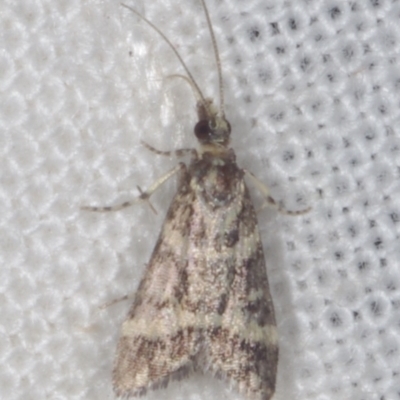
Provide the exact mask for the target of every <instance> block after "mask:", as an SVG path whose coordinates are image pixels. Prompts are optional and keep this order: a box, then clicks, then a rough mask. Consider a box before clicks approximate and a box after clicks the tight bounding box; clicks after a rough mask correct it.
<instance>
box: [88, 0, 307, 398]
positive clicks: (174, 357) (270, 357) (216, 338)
mask: <svg viewBox="0 0 400 400" xmlns="http://www.w3.org/2000/svg"><path fill="white" fill-rule="evenodd" d="M201 3H202V6H203V9H204V12H205V15H206V19H207V23H208V28H209V32H210V36H211V40H212V43H213V49H214V53H215V58H216V64H217V67H218V75H219V93H220V105H219V108H218V109H217V108H216V107H215V106H214V105H213V103H212V101H211V100H210V99H208V98H205V97H204V95H203V93H202V91H201V90H200V88H199V86H198V85H197V83H196V82H195V80H194V79H193V76H192V74H191V73H190V71H189V69H188V68H187V66H186V65H185V63H184V62H183V60H182V58H181V57H180V55H179V54H178V52H177V50H176V49H175V47H174V46H173V45H172V44H171V42H170V41H169V40H168V39H167V38H166V36H165V35H164V34H163V33H162V32H161V31H160V30H159V29H158V28H157V27H156V26H155V25H154V24H153V23H152V22H150V21H149V20H147V19H146V18H145V17H144V16H142V15H141V14H139V13H138V12H137V11H136V10H134V9H132V8H131V7H129V6H127V5H123V6H124V7H125V8H127V9H129V10H130V11H132V12H133V13H135V14H136V15H138V16H139V17H140V18H141V19H142V20H144V21H145V22H146V23H147V24H149V25H150V26H151V27H152V28H153V29H154V30H155V31H157V32H158V33H159V34H160V35H161V36H162V37H163V38H164V40H165V41H166V42H167V44H168V45H169V46H170V47H171V49H172V50H173V51H174V52H175V54H176V55H177V57H178V59H179V60H180V62H181V64H182V66H183V67H184V69H185V71H186V73H187V78H186V79H187V80H188V81H189V83H190V84H191V86H192V87H193V88H194V91H195V93H196V96H197V98H198V101H197V115H198V121H197V123H196V124H195V126H194V135H195V136H196V138H197V141H198V148H197V149H184V150H177V151H176V152H175V153H176V155H177V156H182V155H185V154H189V155H190V159H191V160H190V163H189V164H188V165H186V164H184V163H182V162H181V163H179V165H178V166H177V167H176V168H174V169H173V170H171V171H170V172H168V173H167V174H166V175H165V176H164V177H162V178H161V179H160V180H159V181H157V182H156V183H155V184H154V185H153V186H151V187H150V189H149V190H147V191H145V192H142V191H141V195H140V198H141V199H142V200H149V199H150V196H151V194H152V193H153V192H154V191H155V190H156V189H157V188H158V187H159V186H160V185H161V184H162V183H164V182H165V181H166V180H167V179H169V178H170V177H172V176H173V175H178V188H177V192H176V194H175V196H174V197H173V199H172V202H171V205H170V207H169V210H168V212H167V215H166V217H165V221H164V223H163V226H162V228H161V233H160V235H159V238H158V240H157V243H156V245H155V248H154V250H153V253H152V255H151V258H150V261H149V263H148V265H147V267H146V269H145V272H144V276H143V277H142V280H141V282H140V285H139V288H138V290H137V292H136V295H135V299H134V302H133V305H132V307H131V309H130V311H129V313H128V316H127V318H126V320H125V321H124V322H123V324H122V329H121V333H120V338H119V343H118V347H117V354H116V357H115V365H114V370H113V385H114V390H115V393H116V394H117V395H118V396H121V397H124V398H125V397H130V396H140V395H143V394H144V393H146V391H148V390H150V389H158V388H161V387H165V386H166V385H167V384H168V382H169V381H170V380H174V379H181V378H183V377H185V376H187V375H188V374H189V373H191V372H192V371H200V372H204V373H208V374H211V375H212V376H214V377H217V378H220V379H223V380H225V381H227V382H228V383H229V384H230V386H232V387H233V388H235V389H236V390H237V391H238V392H239V393H241V394H242V395H244V396H245V397H246V398H247V399H248V400H268V399H270V398H271V396H272V395H273V393H274V391H275V381H276V373H277V365H278V335H277V328H276V321H275V314H274V306H273V301H272V298H271V293H270V290H269V285H268V278H267V272H266V265H265V259H264V253H263V247H262V243H261V239H260V234H259V231H258V225H257V218H256V212H255V209H254V206H253V203H252V200H251V198H250V194H249V190H248V188H247V185H246V183H245V177H246V176H247V177H248V179H250V180H251V181H252V182H253V183H254V184H255V185H256V186H257V187H258V188H259V189H260V190H261V193H262V194H263V196H264V198H265V201H266V203H267V204H270V205H273V206H275V207H276V208H278V209H279V210H280V211H282V212H286V213H288V214H300V213H302V212H304V211H300V212H289V211H285V210H284V209H283V208H282V207H281V206H279V205H278V204H277V203H276V202H275V201H274V200H273V198H272V197H271V196H270V195H269V193H268V189H267V188H266V187H265V186H264V185H263V184H262V183H261V182H260V181H258V180H257V178H255V176H254V175H252V174H251V173H250V172H248V171H246V170H244V169H241V168H240V167H238V165H237V164H236V157H235V153H234V151H233V149H232V148H231V147H230V144H229V143H230V134H231V126H230V124H229V122H228V120H227V119H226V117H225V113H224V99H223V86H222V72H221V63H220V60H219V53H218V49H217V43H216V39H215V35H214V31H213V27H212V24H211V22H210V17H209V13H208V11H207V7H206V4H205V1H204V0H201ZM145 146H146V147H147V148H148V149H150V150H152V151H154V152H156V153H157V154H165V155H169V154H170V153H171V152H161V151H158V150H155V149H154V148H153V147H151V146H149V145H147V144H145ZM139 190H140V189H139ZM131 204H132V203H131V202H126V203H124V204H121V205H120V206H114V207H101V208H99V207H85V208H86V209H90V210H95V211H110V210H115V209H121V208H125V207H128V206H130V205H131Z"/></svg>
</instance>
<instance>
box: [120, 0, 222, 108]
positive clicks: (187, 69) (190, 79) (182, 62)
mask: <svg viewBox="0 0 400 400" xmlns="http://www.w3.org/2000/svg"><path fill="white" fill-rule="evenodd" d="M121 6H122V7H125V8H127V9H128V10H129V11H131V12H133V13H134V14H136V15H137V16H138V17H139V18H140V19H141V20H143V21H144V22H146V24H147V25H149V26H150V27H151V28H153V29H154V30H155V31H156V32H157V33H158V34H159V35H160V36H161V37H162V38H163V39H164V41H165V42H166V43H167V44H168V46H169V47H170V48H171V49H172V51H173V52H174V53H175V56H176V57H177V58H178V60H179V62H180V63H181V65H182V67H183V68H184V70H185V71H186V74H187V76H188V79H189V81H190V82H191V86H192V87H193V88H194V89H195V91H196V92H197V93H198V95H199V97H200V98H201V101H202V102H203V103H206V100H205V97H204V96H203V93H202V92H201V90H200V87H199V85H198V84H197V82H196V81H195V79H194V78H193V75H192V73H191V72H190V70H189V68H188V66H187V65H186V64H185V62H184V61H183V59H182V57H181V55H180V54H179V53H178V50H176V48H175V46H174V45H173V44H172V43H171V41H170V40H169V39H168V38H167V36H166V35H165V34H164V33H163V32H162V31H161V30H160V29H159V28H157V26H156V25H154V24H153V23H152V22H151V21H150V20H148V19H147V18H146V17H145V16H144V15H142V14H140V12H139V11H136V10H135V9H134V8H132V7H130V6H128V5H127V4H124V3H121ZM214 40H215V39H214Z"/></svg>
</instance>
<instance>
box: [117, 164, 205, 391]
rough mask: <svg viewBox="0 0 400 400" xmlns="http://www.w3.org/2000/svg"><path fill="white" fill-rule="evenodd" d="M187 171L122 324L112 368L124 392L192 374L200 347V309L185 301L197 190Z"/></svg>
mask: <svg viewBox="0 0 400 400" xmlns="http://www.w3.org/2000/svg"><path fill="white" fill-rule="evenodd" d="M188 183H189V177H188V174H187V172H186V171H184V172H183V173H182V176H181V180H180V184H179V189H178V192H177V194H176V195H175V197H174V199H173V201H172V204H171V206H170V209H169V211H168V214H167V216H166V219H165V221H164V225H163V227H162V230H161V234H160V236H159V239H158V242H157V244H156V246H155V249H154V251H153V254H152V257H151V259H150V262H149V264H148V266H147V268H146V271H145V275H144V277H143V278H142V281H141V283H140V286H139V288H138V291H137V293H136V296H135V301H134V303H133V305H132V308H131V310H130V312H129V315H128V317H127V319H126V320H125V322H124V323H123V325H122V332H121V336H120V339H119V343H118V347H117V354H116V359H115V360H116V363H115V366H114V372H113V381H114V388H115V392H116V394H117V395H119V396H136V395H141V394H144V393H145V392H146V390H148V389H154V388H158V387H162V386H165V385H166V384H167V383H168V380H169V379H179V378H180V377H182V376H183V375H185V374H187V372H188V370H189V369H190V367H191V359H192V358H193V356H194V355H195V354H196V353H197V352H198V343H199V333H198V331H197V330H196V329H194V324H193V320H194V319H195V315H191V314H190V313H188V312H187V311H186V312H183V310H182V308H181V304H180V299H181V298H182V288H183V287H184V285H185V280H186V268H187V263H188V261H187V248H188V240H189V229H190V226H189V225H188V221H189V220H190V218H191V214H192V203H193V196H194V193H193V191H192V190H191V189H190V187H189V185H188Z"/></svg>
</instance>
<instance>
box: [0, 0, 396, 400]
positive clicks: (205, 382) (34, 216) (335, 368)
mask: <svg viewBox="0 0 400 400" xmlns="http://www.w3.org/2000/svg"><path fill="white" fill-rule="evenodd" d="M198 3H199V2H198V1H195V0H187V1H184V2H182V1H178V0H163V1H152V2H148V4H147V3H145V2H144V1H140V0H137V1H131V2H129V3H128V4H130V5H132V6H134V7H135V8H137V9H138V10H140V11H141V12H143V13H144V14H145V15H146V16H147V17H148V18H149V19H151V20H152V21H153V22H154V23H156V25H157V26H159V27H160V28H161V29H162V30H163V31H164V32H165V33H166V34H167V35H168V37H169V38H170V39H171V41H172V42H173V43H174V45H175V46H176V48H177V49H178V51H179V52H180V53H181V55H182V56H183V58H184V59H185V60H186V62H187V64H188V65H189V68H191V69H192V71H193V73H194V75H195V77H196V79H197V80H198V82H199V84H200V85H201V87H202V88H203V90H204V92H205V94H206V95H207V96H213V97H214V98H215V99H216V100H218V93H217V90H216V86H215V83H216V71H215V67H214V61H213V54H212V51H211V47H210V42H209V36H208V32H207V28H206V25H205V18H204V16H203V14H202V10H201V8H200V6H199V4H198ZM208 5H209V9H210V13H211V17H212V20H213V23H214V27H215V31H216V35H217V38H218V42H219V47H220V53H221V59H222V63H223V68H224V79H225V86H226V112H227V116H228V117H229V119H230V122H231V124H232V127H233V131H232V139H233V147H234V148H235V150H236V152H237V156H238V163H239V165H241V166H243V167H246V168H248V169H250V170H251V171H253V172H254V173H255V174H256V175H257V176H258V177H259V178H260V179H261V180H262V181H264V182H265V183H267V184H268V185H269V187H270V189H271V192H272V194H273V196H274V197H275V198H276V199H277V200H282V201H283V202H284V203H285V205H286V207H287V208H288V209H302V208H304V207H307V206H308V205H311V206H312V211H310V212H309V213H308V214H306V215H303V216H300V217H289V216H283V215H277V214H276V212H275V211H274V210H266V211H264V212H262V213H261V214H260V216H259V223H260V230H261V233H262V237H263V241H264V247H265V250H266V258H267V263H268V274H269V277H270V283H271V290H272V292H273V296H274V301H275V307H276V313H277V320H278V329H279V335H280V346H281V357H280V364H279V374H278V382H277V393H276V396H275V399H277V400H278V399H302V400H303V399H308V400H311V399H318V400H328V399H338V400H339V399H340V400H347V399H349V400H350V399H351V400H367V399H368V400H371V399H372V400H375V399H376V400H378V399H380V400H383V399H384V400H395V399H399V398H400V378H399V376H400V375H399V374H400V362H399V360H400V312H399V307H400V291H399V289H400V266H399V264H400V261H399V260H400V258H399V256H400V246H399V234H400V231H399V226H400V201H399V195H400V186H399V171H400V168H399V167H400V165H399V152H400V140H399V132H398V129H399V128H398V126H399V117H400V111H399V105H400V104H399V101H400V98H399V91H400V71H399V66H398V64H399V62H400V60H399V50H400V24H399V21H400V2H398V1H394V0H393V1H389V0H359V1H349V2H347V1H346V2H345V1H339V0H337V1H323V0H297V1H294V0H293V1H283V0H247V1H245V2H243V1H238V0H236V1H235V0H219V1H215V0H208ZM181 73H182V68H181V67H180V65H179V63H178V62H177V60H176V58H175V57H174V55H173V54H172V53H171V51H170V49H169V48H168V46H167V45H166V44H165V43H164V42H163V41H162V40H161V39H160V38H159V37H158V36H157V34H155V32H154V31H152V30H151V29H150V28H149V27H148V26H146V25H145V24H144V23H143V22H140V21H139V20H138V18H136V17H135V16H134V15H132V14H131V13H129V12H128V11H127V10H126V9H124V8H122V7H121V6H120V3H119V1H111V0H103V1H92V0H90V1H78V0H55V1H54V0H53V1H49V0H47V1H46V0H24V1H18V2H16V1H13V0H3V1H2V5H1V12H0V96H1V97H0V141H1V142H0V152H1V158H0V182H1V184H0V204H1V217H0V259H1V268H0V275H1V276H0V307H1V308H0V309H1V311H0V337H1V341H0V397H1V398H2V399H8V400H12V399H25V400H26V399H57V400H64V399H68V400H72V399H90V400H91V399H97V400H101V399H111V398H113V394H112V389H111V383H110V373H111V368H112V362H113V356H114V351H115V345H116V341H117V338H118V332H119V326H120V324H121V322H122V320H123V318H124V316H125V314H126V312H127V310H128V308H129V306H130V304H129V303H130V302H120V303H118V304H116V305H113V306H110V307H108V308H106V309H100V307H101V306H102V305H104V304H105V303H107V302H109V301H112V300H113V299H116V298H119V297H121V296H123V295H125V294H129V293H134V291H135V289H136V287H137V285H138V282H139V279H140V276H141V275H142V273H143V270H144V268H145V263H146V261H147V260H148V259H149V257H150V254H151V251H152V248H153V246H154V244H155V241H156V239H157V236H158V233H159V231H160V226H161V223H162V220H163V217H164V213H165V210H166V209H167V207H168V204H169V201H170V198H171V196H172V194H173V191H174V188H175V183H174V182H172V181H171V182H170V183H167V184H166V185H165V187H163V188H162V189H160V191H159V192H158V193H157V194H156V195H155V196H154V200H153V204H154V206H155V207H156V208H157V209H158V211H159V212H158V215H154V214H153V213H152V212H151V210H150V209H149V207H147V206H146V205H140V204H139V205H137V206H135V207H132V208H130V209H128V210H125V211H122V212H118V213H101V214H97V213H89V212H83V211H81V210H80V207H81V206H82V205H86V204H96V205H97V204H98V205H107V204H110V203H116V202H119V201H121V200H124V199H128V198H132V197H133V196H135V195H136V194H137V191H136V185H140V186H141V187H143V188H146V187H148V186H149V185H150V184H151V183H153V182H154V180H155V179H156V178H157V177H159V176H161V175H162V174H163V173H164V172H165V171H167V170H168V169H169V168H171V167H172V166H173V165H175V164H176V160H175V159H173V158H171V159H169V158H165V157H160V156H156V155H154V154H152V153H150V152H148V151H147V150H146V149H144V147H143V146H142V145H141V144H140V141H141V140H146V141H147V142H149V143H151V144H152V145H154V146H155V147H157V148H159V149H176V148H181V147H191V146H193V145H195V140H194V138H193V134H192V129H193V124H194V122H195V109H194V106H195V100H194V98H193V95H192V92H191V90H190V88H189V87H188V85H187V84H186V83H185V82H184V81H182V80H181V79H168V78H167V77H168V76H169V75H173V74H181ZM250 186H251V185H250ZM252 191H253V193H254V197H255V199H256V202H257V204H260V199H259V197H257V194H256V193H255V192H256V191H255V190H254V188H252ZM160 396H162V398H165V399H202V400H203V399H204V400H205V399H216V398H221V399H222V398H223V399H239V396H238V395H237V394H236V393H234V392H231V391H230V390H229V388H228V387H227V385H225V384H224V383H223V382H219V381H216V380H214V379H212V378H210V377H209V376H198V375H195V376H193V377H192V378H190V379H188V380H185V381H182V382H175V383H173V384H171V385H170V386H169V387H168V388H167V389H166V390H164V391H163V392H160V391H157V392H152V393H149V394H148V396H147V398H148V399H159V398H160Z"/></svg>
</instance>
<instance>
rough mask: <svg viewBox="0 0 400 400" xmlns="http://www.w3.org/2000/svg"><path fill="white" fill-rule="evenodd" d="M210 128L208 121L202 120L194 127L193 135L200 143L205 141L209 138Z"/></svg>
mask: <svg viewBox="0 0 400 400" xmlns="http://www.w3.org/2000/svg"><path fill="white" fill-rule="evenodd" d="M210 133H211V128H210V125H209V123H208V120H206V119H203V120H201V121H199V122H198V123H197V124H196V126H195V127H194V134H195V135H196V137H197V139H199V140H200V141H205V140H207V139H208V138H209V137H210Z"/></svg>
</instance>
